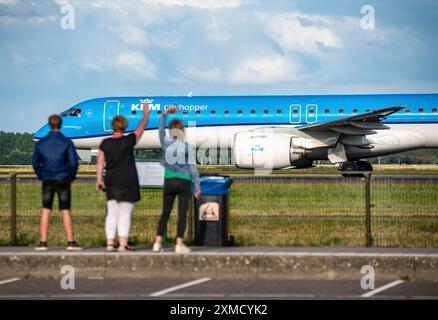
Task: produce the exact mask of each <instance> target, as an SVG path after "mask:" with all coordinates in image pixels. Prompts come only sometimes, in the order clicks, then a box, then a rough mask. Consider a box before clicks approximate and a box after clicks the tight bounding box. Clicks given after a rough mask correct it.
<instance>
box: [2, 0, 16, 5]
mask: <svg viewBox="0 0 438 320" xmlns="http://www.w3.org/2000/svg"><path fill="white" fill-rule="evenodd" d="M15 3H17V0H0V4H15Z"/></svg>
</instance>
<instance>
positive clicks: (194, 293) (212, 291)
mask: <svg viewBox="0 0 438 320" xmlns="http://www.w3.org/2000/svg"><path fill="white" fill-rule="evenodd" d="M60 281H61V279H14V278H12V279H0V299H7V300H15V299H97V300H100V299H175V300H186V299H189V300H197V299H202V300H205V299H212V300H233V299H237V300H246V299H249V300H253V299H263V300H269V299H282V300H293V299H436V300H438V283H434V282H416V281H401V280H397V279H394V281H385V282H379V281H376V283H375V289H374V290H371V289H370V290H363V289H362V288H361V287H360V279H358V280H357V281H356V280H355V281H352V280H326V281H319V280H318V281H316V280H311V281H309V280H290V281H285V280H215V279H209V278H200V279H150V278H148V279H114V278H108V279H105V278H101V277H96V278H79V279H76V280H75V283H74V286H75V289H73V290H72V289H68V290H64V289H62V288H61V284H60ZM367 296H368V297H367Z"/></svg>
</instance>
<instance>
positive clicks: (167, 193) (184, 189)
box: [157, 178, 192, 238]
mask: <svg viewBox="0 0 438 320" xmlns="http://www.w3.org/2000/svg"><path fill="white" fill-rule="evenodd" d="M191 186H192V182H191V181H189V180H184V179H177V178H173V179H165V180H164V190H163V212H162V213H161V218H160V221H159V222H158V228H157V235H158V236H162V235H163V233H164V230H165V229H166V226H167V221H168V220H169V217H170V212H171V211H172V207H173V202H174V201H175V197H176V196H178V229H177V234H176V236H177V237H178V238H183V237H184V232H185V231H186V224H187V209H188V207H189V201H190V196H191V194H192V190H191Z"/></svg>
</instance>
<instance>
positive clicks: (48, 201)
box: [43, 180, 71, 210]
mask: <svg viewBox="0 0 438 320" xmlns="http://www.w3.org/2000/svg"><path fill="white" fill-rule="evenodd" d="M70 184H71V183H70V181H68V180H45V181H43V208H45V209H50V210H52V206H53V198H54V197H55V193H57V194H58V202H59V210H70V204H71V189H70Z"/></svg>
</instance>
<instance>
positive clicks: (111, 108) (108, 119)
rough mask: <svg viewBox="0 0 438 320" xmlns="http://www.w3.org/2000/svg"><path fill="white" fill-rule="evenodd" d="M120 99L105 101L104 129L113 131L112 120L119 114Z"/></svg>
mask: <svg viewBox="0 0 438 320" xmlns="http://www.w3.org/2000/svg"><path fill="white" fill-rule="evenodd" d="M119 104H120V102H119V100H108V101H105V105H104V107H103V130H104V131H113V127H112V121H113V119H114V117H115V116H117V115H118V114H119Z"/></svg>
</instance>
